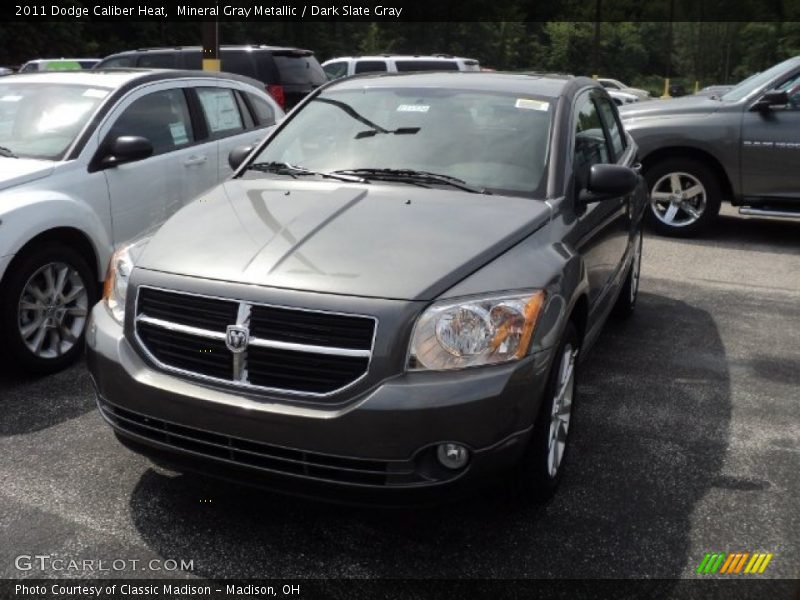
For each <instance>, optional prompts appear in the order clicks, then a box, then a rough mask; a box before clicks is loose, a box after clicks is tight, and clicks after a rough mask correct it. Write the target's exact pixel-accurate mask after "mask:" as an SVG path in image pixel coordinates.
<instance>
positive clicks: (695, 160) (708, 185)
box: [620, 56, 800, 237]
mask: <svg viewBox="0 0 800 600" xmlns="http://www.w3.org/2000/svg"><path fill="white" fill-rule="evenodd" d="M620 115H621V117H622V119H623V121H624V123H625V128H626V129H627V130H628V131H629V132H630V134H631V135H632V136H633V138H634V139H635V140H636V142H637V144H638V145H639V152H640V153H639V158H640V159H641V161H642V167H643V174H644V176H645V179H646V180H647V184H648V188H649V190H650V210H649V211H647V216H648V219H649V221H650V223H651V225H652V226H653V228H654V229H655V230H656V231H658V232H660V233H663V234H666V235H675V236H686V237H688V236H692V235H696V234H698V233H700V232H701V231H702V230H703V229H705V228H706V227H707V226H708V225H710V224H711V223H712V222H713V221H714V219H715V218H716V216H717V214H718V213H719V209H720V204H721V202H722V200H723V199H725V200H730V202H731V204H733V205H734V206H739V207H740V208H739V212H740V213H741V214H743V215H755V216H773V217H783V218H795V219H800V168H798V166H800V56H796V57H794V58H791V59H789V60H786V61H784V62H782V63H780V64H778V65H775V66H774V67H772V68H770V69H767V70H766V71H764V72H762V73H759V74H758V75H756V76H754V77H751V78H749V79H747V80H745V81H743V82H742V83H741V84H739V85H737V86H736V87H734V88H733V89H731V90H730V91H728V92H726V93H725V94H723V95H721V96H719V97H716V96H710V97H709V96H687V97H684V98H676V99H673V100H655V101H652V102H639V103H636V104H633V105H626V106H623V107H620Z"/></svg>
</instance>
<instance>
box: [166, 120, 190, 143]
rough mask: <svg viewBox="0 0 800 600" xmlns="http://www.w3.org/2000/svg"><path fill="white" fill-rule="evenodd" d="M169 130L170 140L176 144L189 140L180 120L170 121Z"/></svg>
mask: <svg viewBox="0 0 800 600" xmlns="http://www.w3.org/2000/svg"><path fill="white" fill-rule="evenodd" d="M169 131H170V133H171V134H172V141H173V143H174V144H175V145H176V146H180V145H181V144H185V143H187V142H188V141H189V136H188V135H186V126H185V125H184V124H183V123H181V122H180V121H178V122H177V123H170V124H169Z"/></svg>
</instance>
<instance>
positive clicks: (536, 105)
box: [514, 98, 550, 110]
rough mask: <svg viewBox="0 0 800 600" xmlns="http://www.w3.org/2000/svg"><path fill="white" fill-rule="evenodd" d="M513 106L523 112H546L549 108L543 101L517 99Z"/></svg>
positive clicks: (548, 104)
mask: <svg viewBox="0 0 800 600" xmlns="http://www.w3.org/2000/svg"><path fill="white" fill-rule="evenodd" d="M514 106H515V107H516V108H524V109H525V110H547V109H548V108H550V103H549V102H544V101H543V100H531V99H530V98H517V102H516V104H514Z"/></svg>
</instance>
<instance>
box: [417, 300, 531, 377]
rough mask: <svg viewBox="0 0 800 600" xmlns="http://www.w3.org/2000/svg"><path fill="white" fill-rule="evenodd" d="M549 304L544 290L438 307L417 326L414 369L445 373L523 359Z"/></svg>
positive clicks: (432, 307) (435, 306)
mask: <svg viewBox="0 0 800 600" xmlns="http://www.w3.org/2000/svg"><path fill="white" fill-rule="evenodd" d="M544 299H545V294H544V292H543V291H541V290H538V291H530V292H526V293H521V294H513V295H498V296H489V297H485V298H476V299H469V300H462V301H456V302H453V301H448V302H439V303H436V304H433V305H432V306H430V307H429V308H428V309H427V310H426V311H425V312H424V313H422V316H420V317H419V319H418V320H417V324H416V326H415V327H414V333H413V334H412V336H411V349H410V353H409V361H408V368H409V369H411V370H425V369H428V370H434V371H441V370H447V369H461V368H464V367H476V366H480V365H490V364H496V363H503V362H508V361H512V360H518V359H520V358H522V357H523V356H525V355H526V354H527V352H528V348H529V347H530V344H531V338H532V337H533V330H534V327H535V326H536V321H537V320H538V318H539V314H540V313H541V311H542V308H543V307H544Z"/></svg>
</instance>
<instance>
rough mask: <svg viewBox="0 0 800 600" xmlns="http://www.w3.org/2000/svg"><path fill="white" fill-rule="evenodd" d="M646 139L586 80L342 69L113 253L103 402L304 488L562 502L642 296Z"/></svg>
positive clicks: (132, 434) (105, 309) (113, 421)
mask: <svg viewBox="0 0 800 600" xmlns="http://www.w3.org/2000/svg"><path fill="white" fill-rule="evenodd" d="M635 156H636V146H635V144H634V142H633V141H632V139H631V138H630V137H629V136H628V135H627V134H626V133H625V132H624V130H623V128H622V126H621V124H620V121H619V117H618V115H617V111H616V107H615V105H614V103H613V102H612V101H611V99H610V98H609V97H608V94H607V93H606V92H605V91H604V90H603V88H602V87H601V86H600V85H598V84H597V83H596V82H593V81H591V80H589V79H585V78H558V77H541V76H531V75H510V74H497V73H447V74H443V73H438V74H434V73H428V74H408V75H397V76H369V77H360V78H350V79H347V80H340V81H337V82H334V83H332V84H329V85H327V86H325V87H324V88H322V89H320V90H317V91H316V92H314V93H313V94H312V95H311V96H309V97H308V98H307V99H306V100H305V101H304V102H303V103H302V104H301V105H300V107H299V108H298V109H297V110H296V111H295V112H293V113H292V114H291V116H290V117H289V118H288V119H286V120H285V121H284V122H283V123H281V125H280V126H279V127H278V128H277V129H276V130H275V131H274V132H273V133H272V134H271V135H270V136H269V137H268V138H267V139H266V140H265V141H264V142H263V143H262V144H260V145H259V147H258V148H256V149H249V148H239V149H237V150H234V151H233V152H232V153H231V156H230V160H231V162H232V163H233V164H234V165H236V166H237V167H238V168H237V171H236V172H235V174H234V175H233V177H232V178H231V179H229V180H228V181H227V182H225V183H223V184H222V185H220V186H218V187H216V188H214V189H213V190H212V191H210V192H209V193H207V194H205V195H204V196H202V197H200V198H199V199H198V200H196V201H195V202H193V203H192V204H190V205H188V206H186V207H184V208H183V209H181V210H180V211H179V212H178V213H177V214H176V215H175V216H173V217H172V218H171V219H169V220H168V221H167V222H166V223H165V225H164V226H163V227H162V228H161V229H159V230H158V232H157V233H156V234H155V235H153V236H151V237H147V238H144V239H139V240H137V241H135V242H133V243H132V244H130V245H128V246H126V247H124V248H122V249H120V250H119V251H117V253H116V254H115V255H114V257H113V258H112V260H111V266H110V269H109V279H108V281H107V282H106V288H105V296H104V300H103V301H102V302H101V303H100V304H98V305H97V306H96V307H95V308H94V310H93V312H92V315H91V322H90V327H89V333H88V335H87V340H88V362H89V367H90V370H91V372H92V376H93V379H94V382H95V385H96V389H97V394H98V405H99V408H100V411H101V414H102V415H103V417H104V418H105V419H106V421H107V422H108V423H109V424H110V425H111V427H113V429H114V431H115V432H116V434H117V436H118V438H119V439H120V441H122V442H123V443H124V444H125V445H126V446H128V447H129V448H131V449H133V450H135V451H137V452H140V453H142V454H145V455H147V456H149V457H151V458H152V459H153V460H154V461H156V462H157V463H161V464H167V465H170V466H171V467H172V468H177V469H178V470H192V471H201V472H204V473H207V474H210V475H213V476H217V477H221V478H226V479H229V480H235V481H242V482H246V483H250V484H255V485H258V486H262V487H266V488H271V489H277V490H283V491H289V492H292V493H297V494H303V495H315V496H320V495H324V496H335V497H337V498H339V499H344V500H346V501H353V502H371V501H373V500H374V501H378V502H381V501H386V500H388V501H396V500H400V499H401V498H402V499H403V500H405V499H406V498H407V497H411V498H413V499H422V498H427V497H428V496H433V497H434V498H437V499H438V498H441V497H442V496H443V495H444V497H447V494H445V493H444V492H445V491H446V490H448V491H449V492H451V493H455V492H457V491H462V490H466V489H470V488H472V487H473V484H474V483H476V482H486V481H495V480H497V479H501V480H503V481H505V482H508V483H511V484H513V487H512V489H514V490H516V491H517V492H518V494H519V495H520V497H522V498H531V499H546V498H548V497H550V496H551V495H552V494H553V492H554V491H555V489H556V487H557V485H558V482H559V480H560V478H561V474H562V471H563V469H562V466H563V464H564V463H563V461H564V456H565V454H566V452H567V449H568V443H569V439H570V438H569V435H570V432H571V431H572V429H573V427H572V413H573V406H574V405H575V401H576V395H575V391H576V373H577V372H578V368H579V359H580V358H581V357H582V356H583V355H584V354H585V352H586V351H587V350H588V349H589V347H590V346H591V345H592V343H593V341H594V340H595V339H596V338H597V336H598V334H599V332H600V329H601V327H602V325H603V323H604V322H605V321H606V318H607V317H608V315H609V314H611V313H612V312H615V313H617V314H618V315H620V316H625V315H628V314H630V313H631V311H632V310H633V308H634V305H635V302H636V295H637V290H638V281H639V267H640V260H641V244H642V234H641V220H642V215H643V211H644V207H645V204H646V194H645V187H644V184H643V182H642V179H641V177H640V176H639V175H638V173H637V170H636V169H637V166H636V165H635V163H634V160H635ZM490 476H493V477H490Z"/></svg>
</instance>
